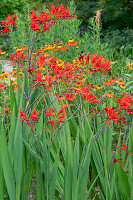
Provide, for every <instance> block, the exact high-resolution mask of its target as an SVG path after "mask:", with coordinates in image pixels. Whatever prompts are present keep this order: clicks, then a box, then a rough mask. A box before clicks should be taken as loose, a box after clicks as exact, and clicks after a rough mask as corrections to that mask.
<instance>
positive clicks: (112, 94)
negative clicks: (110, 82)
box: [106, 90, 114, 97]
mask: <svg viewBox="0 0 133 200" xmlns="http://www.w3.org/2000/svg"><path fill="white" fill-rule="evenodd" d="M106 96H107V97H113V96H114V93H113V92H112V91H111V90H109V91H108V93H107V94H106Z"/></svg>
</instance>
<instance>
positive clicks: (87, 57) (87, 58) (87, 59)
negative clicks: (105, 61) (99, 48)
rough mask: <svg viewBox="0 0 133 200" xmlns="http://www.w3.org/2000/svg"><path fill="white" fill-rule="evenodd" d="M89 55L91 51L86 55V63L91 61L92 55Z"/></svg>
mask: <svg viewBox="0 0 133 200" xmlns="http://www.w3.org/2000/svg"><path fill="white" fill-rule="evenodd" d="M89 55H90V52H88V53H87V56H86V63H89V60H90V56H89Z"/></svg>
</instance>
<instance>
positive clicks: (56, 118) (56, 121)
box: [45, 105, 65, 129]
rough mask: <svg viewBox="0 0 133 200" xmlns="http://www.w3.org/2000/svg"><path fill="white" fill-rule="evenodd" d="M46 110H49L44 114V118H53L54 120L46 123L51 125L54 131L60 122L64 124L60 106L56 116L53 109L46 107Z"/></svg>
mask: <svg viewBox="0 0 133 200" xmlns="http://www.w3.org/2000/svg"><path fill="white" fill-rule="evenodd" d="M48 109H49V111H47V112H46V114H45V116H52V117H54V120H48V121H47V123H52V125H53V128H54V129H55V128H57V126H58V125H59V123H60V122H64V119H65V110H64V108H63V106H62V105H61V108H60V110H59V112H58V114H56V112H55V110H54V109H53V108H51V107H48ZM51 111H52V112H53V113H52V112H51Z"/></svg>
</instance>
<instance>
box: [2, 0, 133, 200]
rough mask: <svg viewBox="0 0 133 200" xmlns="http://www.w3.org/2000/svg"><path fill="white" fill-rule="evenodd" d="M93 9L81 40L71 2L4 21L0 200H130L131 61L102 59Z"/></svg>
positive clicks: (132, 159)
mask: <svg viewBox="0 0 133 200" xmlns="http://www.w3.org/2000/svg"><path fill="white" fill-rule="evenodd" d="M71 10H73V12H70V11H71ZM70 13H71V14H70ZM98 13H99V11H97V13H96V16H95V18H94V19H93V18H91V19H90V23H91V25H92V26H91V33H92V36H90V33H89V32H88V33H86V34H85V36H84V38H82V39H79V36H78V29H77V27H78V25H79V24H80V21H79V20H78V19H77V18H76V16H75V15H74V5H73V3H72V2H71V4H70V10H69V9H66V8H65V7H64V6H63V4H61V5H59V6H58V7H55V6H54V5H53V4H51V6H50V7H47V8H46V10H42V11H41V12H40V13H38V15H37V14H36V12H35V11H34V10H32V11H31V15H30V21H29V26H28V25H27V24H26V25H25V29H24V30H22V29H21V27H19V26H18V24H19V19H18V17H17V15H13V16H11V15H10V14H9V15H8V16H7V18H6V19H5V20H3V22H2V25H3V26H4V27H2V29H1V32H2V33H6V34H10V37H11V38H14V39H15V41H14V44H16V45H15V48H14V52H12V53H11V54H10V55H8V57H9V58H8V59H9V60H10V62H12V66H13V69H12V71H10V70H9V73H7V72H6V71H4V70H3V69H2V70H1V74H0V91H1V93H0V100H1V102H0V109H1V110H0V114H1V115H0V120H1V127H0V146H1V150H0V177H1V179H0V199H4V198H6V199H11V200H15V199H16V200H19V199H24V200H25V199H27V198H28V195H29V192H30V189H31V187H32V193H33V196H34V198H35V199H47V200H48V199H49V200H53V199H61V198H62V199H64V200H68V199H69V200H70V199H72V200H78V199H79V200H81V199H102V200H103V199H118V200H119V199H132V195H133V187H132V179H133V176H132V173H133V136H132V134H133V122H132V114H133V74H132V70H133V62H132V60H131V58H126V59H123V60H118V57H117V60H116V59H113V56H112V55H111V54H108V55H109V58H110V59H109V58H107V54H106V53H107V52H109V50H108V51H107V49H108V46H107V45H106V46H104V44H102V43H101V39H100V29H101V23H100V14H98ZM17 28H18V29H17ZM14 29H16V31H15V32H13V30H14ZM17 30H18V32H17ZM25 30H26V31H25ZM55 32H56V33H57V34H55ZM19 33H21V34H20V35H19V36H18V37H17V34H19ZM8 36H9V35H8ZM15 36H16V37H15ZM20 36H22V39H21V37H20ZM14 39H13V40H14ZM21 41H23V42H24V43H23V44H21V43H20V44H19V45H18V42H21ZM88 41H89V43H88ZM0 54H1V57H2V61H4V59H7V55H6V54H7V52H6V51H4V50H2V49H1V50H0ZM111 59H112V60H111ZM127 61H128V62H127ZM126 62H127V63H126ZM122 64H123V66H120V65H122ZM120 67H121V68H120ZM12 78H13V79H12ZM11 79H12V80H11Z"/></svg>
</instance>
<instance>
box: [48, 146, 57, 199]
mask: <svg viewBox="0 0 133 200" xmlns="http://www.w3.org/2000/svg"><path fill="white" fill-rule="evenodd" d="M58 159H59V149H58V153H57V156H56V160H55V162H54V166H53V169H52V172H51V175H50V180H49V200H53V199H54V198H55V187H56V180H57V169H58Z"/></svg>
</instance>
